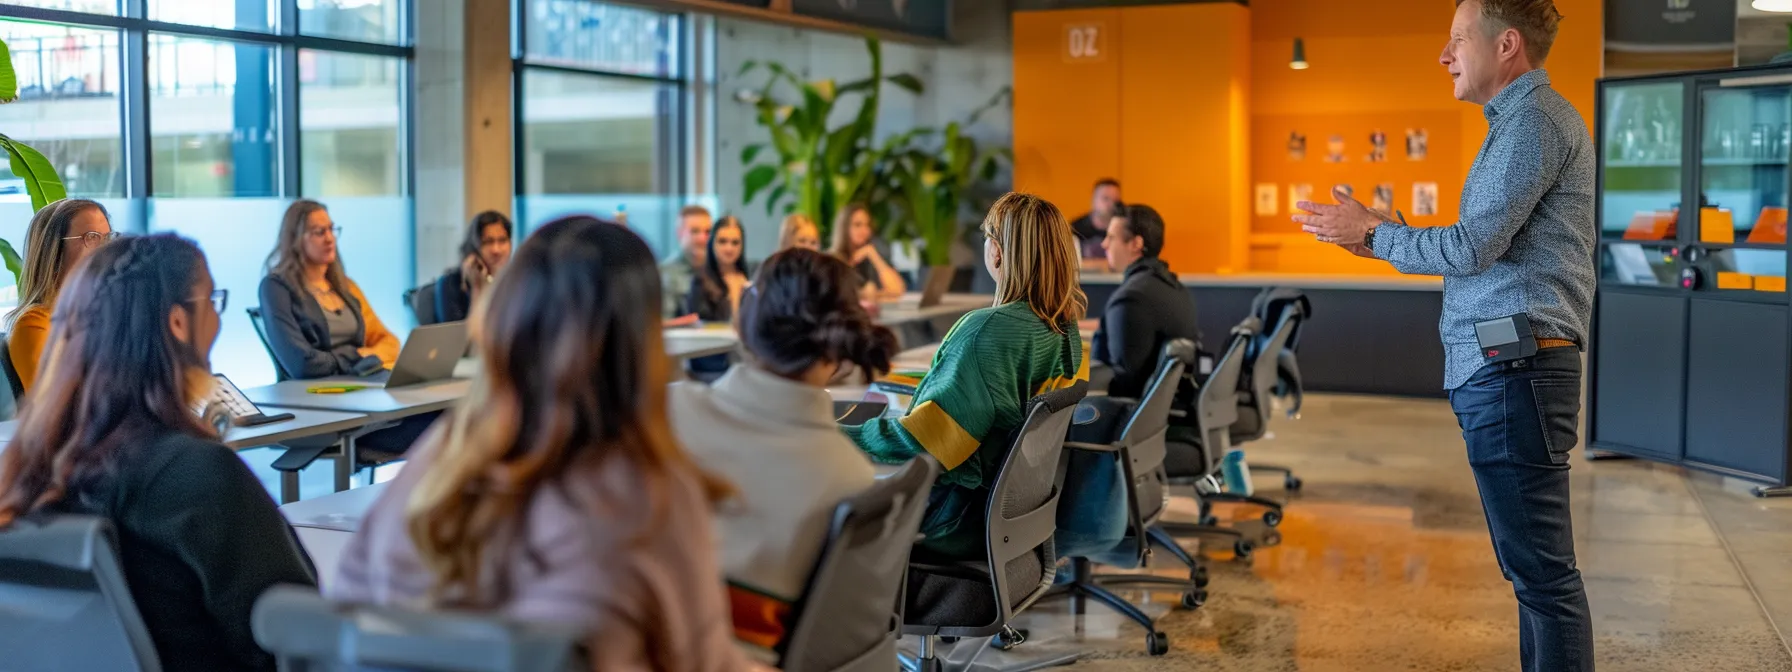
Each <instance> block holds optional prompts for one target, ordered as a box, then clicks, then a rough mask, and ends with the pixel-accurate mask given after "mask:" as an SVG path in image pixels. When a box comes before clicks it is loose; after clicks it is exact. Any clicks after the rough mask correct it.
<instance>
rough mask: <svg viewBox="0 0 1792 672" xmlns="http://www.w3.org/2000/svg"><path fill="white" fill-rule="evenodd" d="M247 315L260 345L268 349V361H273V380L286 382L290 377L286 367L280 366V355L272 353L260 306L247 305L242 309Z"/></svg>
mask: <svg viewBox="0 0 1792 672" xmlns="http://www.w3.org/2000/svg"><path fill="white" fill-rule="evenodd" d="M243 312H244V313H248V315H249V325H250V326H253V327H255V335H256V336H257V337H259V338H260V339H261V347H262V348H263V349H266V350H267V351H268V361H271V362H273V363H274V380H277V381H280V382H283V383H284V382H286V381H288V380H291V379H292V376H289V375H287V373H286V367H283V366H280V357H279V356H277V355H275V354H274V344H273V342H272V341H269V340H268V328H267V325H266V324H263V323H262V320H261V306H249V307H248V308H244V309H243Z"/></svg>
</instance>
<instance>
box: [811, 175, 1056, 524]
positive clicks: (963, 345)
mask: <svg viewBox="0 0 1792 672" xmlns="http://www.w3.org/2000/svg"><path fill="white" fill-rule="evenodd" d="M983 235H984V237H985V242H984V247H983V262H984V264H985V265H986V266H988V267H989V272H990V274H991V275H993V276H995V279H996V305H995V306H994V307H992V308H984V309H981V310H976V311H972V312H971V313H970V314H968V315H965V316H964V318H963V319H960V320H959V321H958V324H957V325H955V326H953V327H952V331H951V332H949V333H948V334H947V336H946V340H945V342H944V343H941V344H940V348H939V352H938V353H937V354H935V355H934V359H933V368H932V370H930V371H928V372H927V376H926V378H924V379H922V381H921V385H920V386H919V388H918V389H917V390H916V391H915V396H914V400H913V401H912V402H911V403H910V405H909V411H908V414H907V415H906V416H904V417H902V418H899V419H877V420H872V421H871V422H867V423H865V424H863V425H860V426H857V427H847V428H845V431H846V433H847V436H849V437H851V438H852V439H853V441H854V442H856V443H857V444H858V445H859V447H860V448H861V449H863V450H864V451H865V452H866V453H869V454H870V455H871V457H872V458H873V459H875V460H877V461H879V462H886V463H898V462H903V461H906V460H908V459H910V458H913V457H914V456H916V455H919V454H921V453H923V452H925V453H927V454H929V455H932V456H933V457H934V458H935V459H938V460H939V461H940V464H941V465H943V466H944V467H945V468H946V472H945V473H944V474H941V476H940V480H939V482H938V483H936V484H935V485H934V488H933V495H932V496H931V497H930V499H929V501H928V513H927V517H926V522H924V523H923V524H922V528H921V532H922V534H925V535H926V537H927V538H926V540H925V541H922V542H921V544H920V545H921V546H922V547H923V548H925V549H927V550H928V551H931V552H933V553H936V554H939V555H944V556H948V557H954V558H962V559H970V558H978V557H983V554H984V543H983V527H982V519H983V511H984V507H985V504H986V502H987V501H988V498H989V488H990V486H991V485H993V484H994V483H995V478H996V470H997V469H998V468H1000V466H1001V461H1002V455H1003V452H1004V450H1005V449H1006V448H1007V446H1006V445H1005V443H1006V442H1007V441H1008V439H1009V438H1010V436H1011V435H1012V434H1013V432H1014V430H1015V429H1017V428H1019V427H1020V424H1021V422H1022V421H1023V420H1024V418H1022V417H1021V414H1022V413H1023V412H1024V409H1025V408H1026V404H1027V401H1028V400H1029V399H1031V398H1032V397H1033V396H1035V395H1038V394H1039V393H1042V392H1047V391H1051V390H1055V389H1059V388H1062V387H1068V386H1070V385H1072V384H1074V382H1075V381H1077V380H1088V379H1089V366H1088V363H1087V362H1085V361H1083V346H1082V339H1081V337H1080V336H1079V335H1078V334H1077V321H1078V320H1081V319H1082V318H1083V313H1084V312H1085V311H1086V310H1087V307H1088V299H1086V298H1085V297H1084V296H1083V291H1082V289H1080V288H1079V287H1078V284H1077V281H1078V276H1077V262H1078V254H1077V244H1076V237H1075V236H1074V235H1072V234H1071V232H1070V223H1069V222H1067V221H1065V219H1064V214H1063V213H1061V212H1059V211H1058V208H1057V207H1056V206H1053V205H1052V204H1051V203H1047V202H1046V201H1045V200H1044V199H1041V198H1039V197H1037V196H1032V195H1029V194H1020V193H1011V194H1008V195H1007V196H1003V197H1002V200H1000V201H997V202H996V204H995V206H994V207H992V208H990V211H989V215H988V216H987V217H985V218H984V220H983Z"/></svg>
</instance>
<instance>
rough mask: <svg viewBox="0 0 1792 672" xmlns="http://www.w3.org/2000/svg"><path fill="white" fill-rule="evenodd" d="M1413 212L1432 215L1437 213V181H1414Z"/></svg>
mask: <svg viewBox="0 0 1792 672" xmlns="http://www.w3.org/2000/svg"><path fill="white" fill-rule="evenodd" d="M1412 214H1414V215H1417V216H1420V217H1430V216H1432V215H1435V214H1437V183H1436V182H1414V183H1413V185H1412Z"/></svg>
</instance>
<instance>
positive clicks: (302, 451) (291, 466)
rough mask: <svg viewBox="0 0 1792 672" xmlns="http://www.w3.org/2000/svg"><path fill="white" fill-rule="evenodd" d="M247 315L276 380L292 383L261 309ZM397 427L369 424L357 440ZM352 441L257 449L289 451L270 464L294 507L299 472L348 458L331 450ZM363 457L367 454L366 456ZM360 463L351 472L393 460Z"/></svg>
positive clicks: (301, 442)
mask: <svg viewBox="0 0 1792 672" xmlns="http://www.w3.org/2000/svg"><path fill="white" fill-rule="evenodd" d="M243 312H245V313H248V315H249V324H250V325H253V326H254V327H255V335H256V336H258V337H260V338H261V347H262V348H264V349H266V350H267V351H268V359H269V360H270V361H272V362H273V363H274V376H275V379H276V380H278V381H280V382H286V381H288V380H291V379H292V377H291V376H288V375H286V369H285V368H283V367H281V366H280V358H279V357H276V356H274V345H273V342H272V341H269V340H268V331H267V325H266V324H264V323H263V322H262V315H261V307H260V306H249V307H248V308H244V309H243ZM393 424H394V423H374V424H369V425H365V426H363V427H361V428H360V429H358V430H356V431H355V432H354V437H353V438H359V437H361V436H365V435H367V434H370V433H372V432H374V431H377V430H380V429H385V428H387V427H391V426H393ZM349 438H350V437H311V438H305V439H299V440H296V441H289V442H287V443H283V444H280V445H278V446H256V447H258V448H279V449H282V450H285V451H286V452H285V453H284V454H282V455H281V456H280V457H279V459H276V460H274V463H273V464H272V465H269V466H272V467H273V468H274V470H275V471H278V472H280V503H281V504H291V503H293V502H296V501H299V472H300V471H303V470H304V469H305V467H309V466H311V465H312V463H314V462H316V461H317V460H318V458H320V457H329V458H330V459H334V460H344V459H347V457H346V454H345V452H344V451H341V450H335V451H332V450H331V449H332V448H337V447H339V446H340V445H341V444H342V442H343V441H345V440H349ZM362 455H365V453H362ZM358 461H359V464H354V465H350V467H349V469H348V472H353V471H355V470H358V469H360V468H361V467H377V466H379V465H381V464H385V463H386V462H389V461H390V460H374V459H361V460H358ZM339 473H341V472H339ZM345 478H346V476H343V475H339V476H338V477H337V480H338V484H337V488H338V490H341V489H346V487H347V486H346V485H345V484H344V479H345Z"/></svg>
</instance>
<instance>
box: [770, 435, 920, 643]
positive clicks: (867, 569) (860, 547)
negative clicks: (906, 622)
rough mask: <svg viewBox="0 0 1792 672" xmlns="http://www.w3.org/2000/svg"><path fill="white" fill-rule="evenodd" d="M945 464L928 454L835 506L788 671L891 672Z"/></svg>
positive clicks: (798, 617) (797, 623) (794, 631)
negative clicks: (907, 583) (909, 584)
mask: <svg viewBox="0 0 1792 672" xmlns="http://www.w3.org/2000/svg"><path fill="white" fill-rule="evenodd" d="M939 473H940V465H939V462H936V461H934V459H933V458H932V457H928V456H926V455H922V456H920V457H917V458H915V459H914V460H911V461H909V463H908V465H906V466H904V467H903V468H902V470H901V471H899V472H897V473H895V474H893V475H891V476H889V477H888V478H883V479H879V480H878V482H877V484H876V485H873V486H871V489H869V490H866V491H865V492H863V493H860V494H858V495H854V496H852V497H850V498H848V499H847V500H846V501H843V502H841V503H840V505H839V506H838V507H836V508H835V509H834V520H833V524H832V525H830V526H829V530H828V542H827V545H826V546H825V547H823V548H822V551H821V557H820V558H819V559H818V560H817V561H816V564H815V571H814V572H813V573H812V574H811V575H810V577H809V585H808V586H807V588H806V589H805V590H804V591H803V599H802V601H800V602H798V603H797V605H796V609H795V613H794V614H793V616H794V618H792V619H791V623H792V627H791V630H790V636H789V637H787V638H785V640H784V642H783V644H782V647H781V648H782V652H781V653H782V655H781V657H780V660H779V662H778V669H780V670H784V672H872V671H877V672H889V671H890V670H892V669H895V667H896V660H897V654H896V642H897V640H898V639H899V638H900V637H901V635H902V632H901V629H902V614H901V609H902V586H903V580H904V578H906V576H907V574H908V557H909V549H911V548H913V547H914V544H915V534H916V533H917V532H919V531H920V529H921V515H922V514H923V513H924V512H925V511H926V510H927V494H928V492H930V491H932V489H933V481H934V479H936V478H938V477H939Z"/></svg>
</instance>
